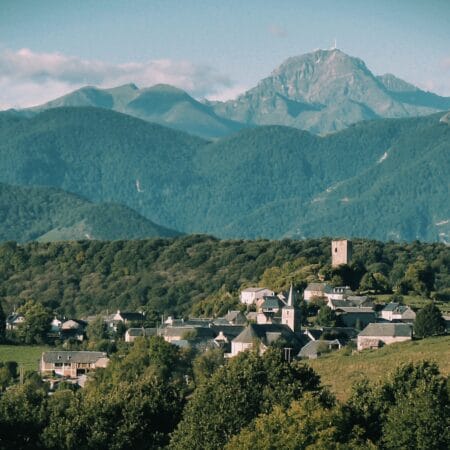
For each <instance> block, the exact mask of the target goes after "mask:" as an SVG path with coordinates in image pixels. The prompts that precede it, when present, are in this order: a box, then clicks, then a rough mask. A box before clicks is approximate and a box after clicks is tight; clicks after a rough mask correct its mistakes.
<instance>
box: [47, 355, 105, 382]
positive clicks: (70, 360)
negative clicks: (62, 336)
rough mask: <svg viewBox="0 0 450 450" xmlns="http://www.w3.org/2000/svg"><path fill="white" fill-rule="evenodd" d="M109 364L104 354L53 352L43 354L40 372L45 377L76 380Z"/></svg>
mask: <svg viewBox="0 0 450 450" xmlns="http://www.w3.org/2000/svg"><path fill="white" fill-rule="evenodd" d="M108 363H109V358H108V356H107V354H106V353H104V352H86V351H51V352H44V353H42V356H41V361H40V364H39V370H40V372H41V373H42V374H43V375H51V374H56V375H60V376H65V377H69V378H76V377H77V376H79V375H83V374H86V373H88V372H92V371H94V370H96V369H98V368H100V367H101V368H103V367H106V366H107V365H108Z"/></svg>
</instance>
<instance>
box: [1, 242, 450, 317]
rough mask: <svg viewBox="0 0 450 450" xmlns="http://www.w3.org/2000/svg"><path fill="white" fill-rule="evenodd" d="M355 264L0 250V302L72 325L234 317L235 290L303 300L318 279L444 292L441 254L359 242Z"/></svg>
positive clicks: (111, 246) (320, 245) (320, 253)
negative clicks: (48, 312) (37, 309)
mask: <svg viewBox="0 0 450 450" xmlns="http://www.w3.org/2000/svg"><path fill="white" fill-rule="evenodd" d="M352 261H353V262H352V263H351V265H350V266H343V267H342V268H338V269H332V268H331V266H330V239H328V238H322V239H310V240H299V241H296V240H288V239H285V240H282V241H268V240H257V241H242V240H234V241H226V240H224V241H219V240H217V239H215V238H212V237H208V236H199V235H193V236H185V237H179V238H172V239H149V240H138V241H112V242H100V241H80V242H65V243H63V242H59V243H29V244H26V245H17V244H16V243H14V242H7V243H3V244H1V245H0V295H1V298H2V302H3V307H4V309H5V310H6V311H8V312H9V311H11V310H12V309H13V306H14V305H15V306H19V305H20V304H23V303H25V302H26V301H27V300H28V299H33V300H35V301H37V302H40V303H43V304H44V305H45V306H48V307H49V308H51V309H54V310H56V311H58V312H60V313H62V314H65V315H67V316H70V317H80V316H82V315H86V314H91V313H98V312H103V311H106V310H109V311H112V310H117V309H122V310H139V309H143V310H147V311H148V313H149V315H150V316H155V315H156V314H158V315H160V314H172V315H176V316H181V315H183V316H188V315H189V314H196V315H206V316H209V317H210V316H211V315H214V314H215V315H219V314H225V313H226V312H227V310H228V309H230V308H232V307H233V308H234V307H235V306H236V304H237V302H238V294H239V291H240V289H242V288H243V287H247V286H249V285H255V284H260V285H266V286H267V287H270V288H272V289H274V290H281V289H287V288H288V287H289V286H290V284H291V283H294V285H295V286H296V288H297V289H300V290H301V289H302V288H304V287H305V285H306V284H307V283H309V282H313V281H317V280H318V279H319V277H321V278H322V279H326V280H329V281H330V282H332V283H335V284H338V285H342V284H348V285H350V286H351V287H352V288H354V289H358V288H360V287H361V288H362V289H369V290H370V289H378V290H379V291H380V292H391V289H393V288H395V289H396V290H397V291H399V292H417V293H418V294H420V295H429V294H430V293H431V292H441V293H443V294H445V292H446V291H445V289H448V286H449V285H450V249H449V248H448V247H446V246H445V245H443V244H422V243H419V242H417V241H416V242H413V243H411V244H405V243H404V244H399V243H394V242H388V243H382V242H376V241H367V240H356V241H354V256H353V260H352ZM374 283H375V284H374ZM444 297H445V296H444ZM156 317H158V316H156Z"/></svg>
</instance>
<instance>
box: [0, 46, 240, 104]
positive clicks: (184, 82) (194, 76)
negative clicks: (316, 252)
mask: <svg viewBox="0 0 450 450" xmlns="http://www.w3.org/2000/svg"><path fill="white" fill-rule="evenodd" d="M126 83H135V84H137V85H138V86H140V87H148V86H152V85H154V84H158V83H166V84H172V85H174V86H177V87H179V88H181V89H184V90H186V91H188V92H189V93H190V94H191V95H193V96H195V97H210V96H221V97H223V96H224V94H223V93H224V92H230V93H231V92H234V91H233V89H234V83H233V82H232V81H231V79H230V78H229V77H227V76H225V75H222V74H220V73H218V72H217V71H216V70H214V69H213V68H212V67H210V66H207V65H197V64H193V63H191V62H189V61H172V60H168V59H162V60H153V61H147V62H128V63H124V64H110V63H107V62H103V61H95V60H84V59H81V58H78V57H73V56H67V55H64V54H62V53H35V52H33V51H31V50H29V49H26V48H24V49H21V50H19V51H16V52H14V51H12V50H4V51H3V52H0V108H2V107H3V108H7V107H16V108H23V107H27V106H34V105H37V104H40V103H43V102H46V101H48V100H51V99H54V98H56V97H58V96H61V95H64V94H66V93H68V92H71V91H73V90H74V89H78V88H80V87H82V86H86V85H94V86H98V87H102V88H107V87H114V86H119V85H121V84H126Z"/></svg>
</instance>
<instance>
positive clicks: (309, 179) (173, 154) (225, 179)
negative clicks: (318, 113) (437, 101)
mask: <svg viewBox="0 0 450 450" xmlns="http://www.w3.org/2000/svg"><path fill="white" fill-rule="evenodd" d="M449 123H450V120H449V119H448V114H442V113H439V114H435V115H431V116H426V117H418V118H409V119H379V120H376V121H366V122H361V123H358V124H355V125H352V126H350V127H348V128H347V129H345V130H343V131H340V132H336V133H332V134H329V135H327V136H325V137H320V136H317V135H314V134H311V133H309V132H306V131H301V130H298V129H295V128H289V127H283V126H260V127H256V128H252V129H245V130H242V131H241V132H239V133H237V134H235V135H233V136H229V137H225V138H222V139H220V140H217V141H214V142H210V141H206V140H203V139H200V138H196V137H194V136H191V135H188V134H185V133H182V132H180V131H176V130H172V129H169V128H166V127H163V126H159V125H156V124H152V123H148V122H145V121H143V120H140V119H136V118H133V117H130V116H129V115H126V114H120V113H116V112H113V111H109V110H107V109H101V108H83V107H80V108H70V107H66V108H55V109H50V110H47V111H44V112H42V113H39V114H37V115H34V116H33V117H31V118H24V117H20V115H19V116H17V115H15V114H12V113H11V112H7V113H0V182H3V183H9V184H19V185H28V186H30V185H45V186H53V187H57V188H62V189H64V190H66V191H69V192H74V193H76V194H77V195H81V196H83V197H84V198H87V199H89V200H90V201H93V202H97V203H104V202H108V203H111V202H113V203H119V204H123V205H126V206H128V207H129V208H132V209H133V210H135V211H137V212H138V213H139V214H142V215H143V216H144V217H147V218H149V219H150V220H152V221H154V222H156V223H159V224H161V225H162V226H165V227H168V228H170V229H176V230H180V231H182V232H186V233H210V234H215V235H217V236H219V237H232V238H256V237H266V238H282V237H286V236H296V237H317V236H324V235H327V236H335V235H341V236H343V235H345V236H355V237H358V236H359V237H369V238H376V239H382V240H387V239H395V240H413V239H421V240H429V241H437V240H441V241H444V242H450V204H449V202H448V198H449V185H448V181H447V180H448V173H450V126H449Z"/></svg>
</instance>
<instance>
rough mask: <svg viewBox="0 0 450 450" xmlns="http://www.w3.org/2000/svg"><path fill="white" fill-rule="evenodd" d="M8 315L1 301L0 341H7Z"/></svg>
mask: <svg viewBox="0 0 450 450" xmlns="http://www.w3.org/2000/svg"><path fill="white" fill-rule="evenodd" d="M5 331H6V315H5V312H4V311H3V307H2V304H1V302H0V343H2V342H4V341H5Z"/></svg>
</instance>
